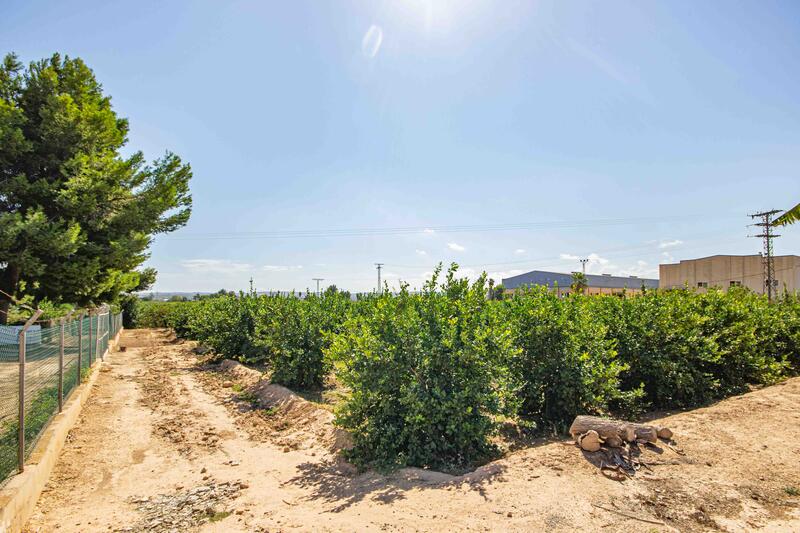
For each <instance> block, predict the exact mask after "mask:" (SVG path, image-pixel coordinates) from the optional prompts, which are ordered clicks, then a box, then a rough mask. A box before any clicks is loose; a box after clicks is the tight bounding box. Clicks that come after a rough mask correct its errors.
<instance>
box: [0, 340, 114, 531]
mask: <svg viewBox="0 0 800 533" xmlns="http://www.w3.org/2000/svg"><path fill="white" fill-rule="evenodd" d="M121 333H122V330H121V329H120V331H119V332H118V333H117V335H116V337H114V339H113V340H112V341H111V342H110V343H109V345H108V349H107V350H106V352H105V353H104V354H103V359H105V357H106V356H108V355H109V353H110V352H111V350H112V349H113V348H114V347H116V346H118V345H119V336H120V334H121ZM103 363H104V362H103V361H101V360H100V359H97V361H96V363H95V365H94V367H92V368H93V371H92V373H91V375H90V376H89V379H88V380H86V382H85V383H83V384H82V385H81V386H79V387H78V388H77V389H75V390H74V391H73V392H72V394H71V396H70V398H69V400H68V401H67V402H66V403H65V404H64V409H63V410H62V411H61V412H60V413H58V414H57V415H56V416H55V417H53V420H51V421H50V424H49V425H48V426H47V428H46V429H45V430H44V433H42V436H41V438H40V439H39V442H37V443H36V447H35V448H34V449H33V452H32V453H31V456H30V458H29V459H28V460H27V462H26V463H25V470H24V471H23V472H22V473H21V474H17V475H16V476H14V477H12V478H11V479H10V480H9V482H8V483H7V484H6V486H5V487H3V489H2V490H0V533H6V532H12V533H17V532H19V531H22V528H23V527H25V523H26V522H27V521H28V519H29V518H30V516H31V513H33V510H34V508H35V507H36V502H37V501H38V500H39V496H40V495H41V493H42V490H43V489H44V486H45V484H47V481H48V479H50V474H51V473H52V472H53V467H55V465H56V462H57V461H58V457H59V456H60V455H61V450H62V449H63V447H64V442H65V441H66V438H67V433H69V430H70V429H72V428H73V426H74V425H75V422H76V421H77V420H78V415H80V412H81V409H82V408H83V404H84V403H86V400H87V399H88V398H89V395H90V394H91V392H92V387H93V386H94V383H95V382H96V381H97V376H99V375H100V368H102V366H103Z"/></svg>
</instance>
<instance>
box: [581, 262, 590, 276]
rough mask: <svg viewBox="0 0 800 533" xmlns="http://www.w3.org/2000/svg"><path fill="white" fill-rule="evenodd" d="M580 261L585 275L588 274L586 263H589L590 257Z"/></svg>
mask: <svg viewBox="0 0 800 533" xmlns="http://www.w3.org/2000/svg"><path fill="white" fill-rule="evenodd" d="M580 262H581V271H582V272H583V275H584V276H585V275H586V263H588V262H589V260H588V259H581V260H580Z"/></svg>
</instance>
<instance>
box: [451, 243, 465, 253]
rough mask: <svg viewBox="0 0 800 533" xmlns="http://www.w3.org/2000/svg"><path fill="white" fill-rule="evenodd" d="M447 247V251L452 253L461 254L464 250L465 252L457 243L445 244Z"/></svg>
mask: <svg viewBox="0 0 800 533" xmlns="http://www.w3.org/2000/svg"><path fill="white" fill-rule="evenodd" d="M447 247H448V248H449V249H451V250H453V251H454V252H463V251H464V250H466V248H464V247H463V246H461V245H460V244H458V243H457V242H448V243H447Z"/></svg>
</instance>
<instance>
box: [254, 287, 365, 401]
mask: <svg viewBox="0 0 800 533" xmlns="http://www.w3.org/2000/svg"><path fill="white" fill-rule="evenodd" d="M349 302H350V298H349V295H345V294H339V293H338V292H335V291H326V292H325V294H324V295H323V296H321V297H317V296H309V297H308V299H306V300H300V299H298V298H294V297H291V296H290V297H273V298H270V303H271V306H270V307H271V309H270V313H269V314H268V315H267V316H265V317H264V320H263V321H261V322H259V324H258V325H257V328H256V336H257V337H258V339H259V343H260V344H261V345H262V346H264V347H265V348H266V352H267V353H268V358H269V362H270V365H271V367H272V370H273V373H272V381H274V382H276V383H281V384H283V385H286V386H288V387H294V388H300V389H316V388H320V387H321V386H322V384H323V382H324V380H325V377H326V376H327V374H328V372H329V369H330V368H329V367H330V365H329V363H328V361H326V360H325V358H324V357H323V350H324V349H325V348H327V347H328V345H329V339H330V335H329V334H330V333H335V332H338V331H339V330H340V328H341V326H342V324H343V323H344V320H345V316H346V314H347V310H348V304H349Z"/></svg>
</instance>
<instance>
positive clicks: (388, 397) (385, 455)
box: [328, 265, 515, 468]
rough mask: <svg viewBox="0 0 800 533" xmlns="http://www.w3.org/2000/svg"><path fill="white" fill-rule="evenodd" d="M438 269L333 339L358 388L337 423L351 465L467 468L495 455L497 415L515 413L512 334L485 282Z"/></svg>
mask: <svg viewBox="0 0 800 533" xmlns="http://www.w3.org/2000/svg"><path fill="white" fill-rule="evenodd" d="M455 269H456V267H455V265H453V266H452V267H451V269H450V270H449V271H448V273H447V277H446V280H445V281H444V283H442V284H441V285H439V284H438V276H439V272H440V269H437V270H436V272H435V274H434V276H433V278H432V279H431V280H430V281H428V282H427V283H426V284H425V287H424V289H423V291H422V293H421V294H418V295H412V294H410V293H409V292H408V290H407V287H406V286H403V287H402V288H401V290H400V293H399V294H397V295H396V296H392V295H391V294H389V293H388V292H384V293H382V294H381V295H380V296H378V297H377V298H376V299H374V300H372V303H373V309H372V312H371V313H369V314H364V315H362V316H356V317H354V318H352V319H350V320H349V321H348V322H347V324H345V326H344V328H343V331H342V333H341V334H339V335H337V336H335V337H334V340H333V343H332V345H331V347H330V349H329V350H328V356H329V357H330V359H331V360H332V361H334V362H335V365H336V373H337V378H338V379H339V380H341V381H342V383H344V384H345V385H346V386H347V387H348V389H349V390H350V392H351V394H350V396H349V397H348V398H347V399H346V400H345V401H344V402H343V403H342V404H341V405H340V406H339V409H338V412H337V423H338V424H340V425H341V426H342V427H344V428H346V429H348V430H350V431H351V432H352V434H353V437H354V444H355V446H354V448H353V449H352V450H351V452H350V456H351V458H352V459H353V460H355V461H356V462H358V463H361V464H372V465H376V466H378V467H393V466H402V465H406V464H408V465H418V466H425V467H436V468H453V467H463V466H467V465H471V464H474V463H475V462H476V461H479V460H481V459H483V458H486V457H487V456H489V455H491V454H492V453H494V451H495V450H494V448H493V446H492V445H491V444H490V442H489V436H490V435H492V434H493V433H494V431H495V429H496V419H495V415H499V414H501V413H503V412H508V411H510V410H513V407H512V406H510V405H508V402H509V401H510V400H513V398H511V397H508V396H507V395H506V392H507V390H508V388H507V386H506V384H507V383H508V381H509V379H508V373H507V371H506V368H505V362H506V361H508V360H509V359H510V358H511V357H513V355H514V353H515V349H514V347H513V345H512V334H511V330H510V328H509V327H508V325H507V324H504V323H502V322H501V321H500V316H499V315H498V314H497V313H496V312H494V311H495V309H494V308H492V307H490V304H489V302H488V301H487V299H486V279H485V276H483V277H481V278H480V279H479V280H478V281H476V282H475V283H474V284H471V285H470V283H469V282H468V280H466V279H456V277H455Z"/></svg>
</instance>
